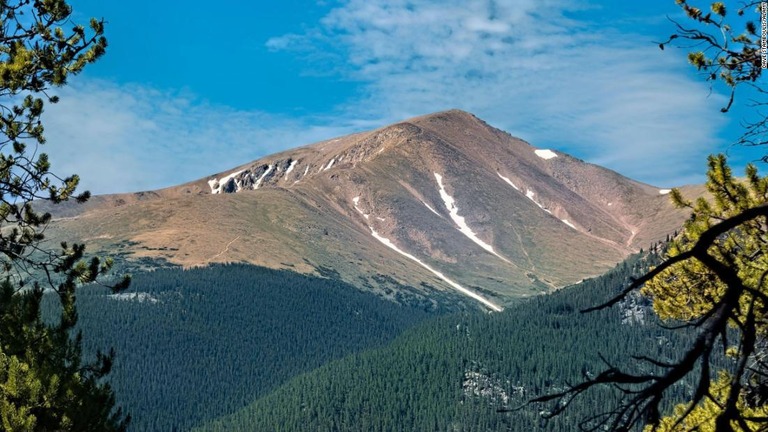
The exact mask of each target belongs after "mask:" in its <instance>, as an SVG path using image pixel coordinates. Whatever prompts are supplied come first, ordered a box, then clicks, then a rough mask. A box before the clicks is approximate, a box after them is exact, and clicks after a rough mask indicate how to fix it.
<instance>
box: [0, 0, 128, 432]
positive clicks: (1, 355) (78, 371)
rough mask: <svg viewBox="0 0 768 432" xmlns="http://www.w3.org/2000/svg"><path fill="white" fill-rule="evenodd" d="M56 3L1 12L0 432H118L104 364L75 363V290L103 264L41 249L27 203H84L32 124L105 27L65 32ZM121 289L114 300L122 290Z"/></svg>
mask: <svg viewBox="0 0 768 432" xmlns="http://www.w3.org/2000/svg"><path fill="white" fill-rule="evenodd" d="M71 15H72V9H71V7H70V6H69V5H68V4H67V3H66V1H64V0H34V1H32V0H15V1H2V2H0V272H2V273H3V274H2V275H0V429H2V430H8V431H48V430H57V431H58V430H72V431H112V430H125V429H126V427H127V424H128V420H129V419H128V418H124V416H123V415H122V413H121V411H120V410H119V409H118V410H113V407H114V397H113V394H112V391H111V389H110V388H109V386H108V385H106V384H104V383H103V382H102V381H103V380H102V378H103V377H104V376H105V375H106V374H107V373H109V370H110V368H111V364H112V354H111V353H109V354H107V355H104V354H101V353H99V354H98V355H97V358H96V359H95V360H94V361H93V362H90V363H83V362H82V361H81V348H80V346H81V343H80V336H79V335H76V336H75V337H74V338H73V337H72V335H71V332H72V329H73V327H74V326H75V324H76V323H77V311H76V308H75V288H76V286H77V285H79V284H82V283H89V282H94V281H95V280H96V278H97V277H98V276H100V275H102V274H104V273H105V272H106V271H108V270H109V268H110V267H111V262H110V261H109V260H107V261H104V262H102V261H100V260H99V259H97V258H93V259H91V260H89V261H85V260H84V255H83V253H84V247H83V246H82V245H71V246H69V245H66V244H62V245H61V248H60V249H50V248H46V247H45V246H44V245H43V243H42V240H43V238H44V236H43V231H44V228H45V226H46V224H47V223H48V222H49V221H50V218H51V216H50V214H38V213H36V212H35V211H34V210H33V208H32V202H33V201H34V200H40V199H47V200H50V201H52V202H54V203H60V202H62V201H66V200H69V199H74V200H76V201H78V202H83V201H85V200H87V199H88V197H89V194H88V193H87V192H85V193H82V194H79V195H75V189H76V187H77V184H78V180H79V179H78V177H77V176H74V175H73V176H70V177H66V178H60V177H57V176H56V175H54V174H52V173H51V171H50V163H49V162H48V158H47V156H46V155H45V153H40V152H39V150H40V148H41V147H40V146H42V145H43V144H44V143H45V137H44V135H43V131H44V129H43V125H42V122H41V114H42V112H43V106H44V104H45V103H46V102H48V103H56V102H57V98H56V96H52V95H50V94H49V89H50V88H51V87H56V86H62V85H65V84H66V82H67V78H68V77H69V76H70V75H72V74H76V73H78V72H80V71H81V70H82V69H83V68H84V67H85V66H86V65H87V64H89V63H92V62H94V61H95V60H97V59H98V58H99V57H100V56H101V55H103V54H104V51H105V48H106V45H107V42H106V39H105V38H104V36H103V33H104V23H103V21H98V20H95V19H92V20H91V22H90V25H89V27H88V28H87V29H86V28H85V27H84V26H81V25H77V24H74V23H72V22H71ZM127 284H128V280H127V279H124V280H122V281H120V282H118V283H117V284H115V285H114V287H113V288H114V289H115V290H119V289H122V288H124V287H126V286H127ZM44 290H51V291H52V292H54V293H55V294H57V296H56V297H57V298H58V301H59V306H60V316H59V318H58V321H57V322H54V323H45V322H43V320H42V319H41V316H40V303H41V301H42V298H43V292H44Z"/></svg>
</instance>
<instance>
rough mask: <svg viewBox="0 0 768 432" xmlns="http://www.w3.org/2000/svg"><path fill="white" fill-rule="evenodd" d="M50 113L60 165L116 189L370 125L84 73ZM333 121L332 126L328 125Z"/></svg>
mask: <svg viewBox="0 0 768 432" xmlns="http://www.w3.org/2000/svg"><path fill="white" fill-rule="evenodd" d="M58 93H59V94H60V95H61V102H59V103H58V104H55V105H48V106H47V107H46V111H45V114H44V122H45V125H46V136H48V138H49V140H48V144H46V145H45V146H44V148H43V149H42V151H45V152H47V153H48V154H49V155H50V156H51V161H52V163H53V167H52V170H53V171H54V172H56V173H57V174H59V175H69V174H71V173H77V174H79V175H80V177H81V187H82V190H85V189H88V190H91V191H92V192H93V193H113V192H127V191H139V190H150V189H157V188H161V187H166V186H172V185H175V184H179V183H183V182H185V181H191V180H196V179H198V178H201V177H204V176H206V175H210V174H215V173H217V172H220V171H223V170H227V169H230V168H233V167H235V166H237V165H241V164H244V163H246V162H248V161H251V160H253V159H257V158H259V157H261V156H265V155H267V154H270V153H273V152H276V151H279V150H282V149H287V148H291V147H296V146H299V145H304V144H307V143H311V142H315V141H319V140H322V139H325V138H330V137H333V136H337V135H342V134H346V133H349V132H351V131H353V130H357V129H359V128H360V127H361V126H363V127H364V125H361V124H357V123H345V122H343V121H340V122H332V121H328V120H323V119H304V120H290V119H286V118H282V117H277V116H271V115H269V114H266V113H261V112H245V111H237V110H233V109H231V108H227V107H224V106H216V105H211V104H208V103H206V102H204V101H200V100H197V99H195V98H194V97H193V96H191V95H186V94H184V93H170V92H161V91H157V90H154V89H150V88H147V87H143V86H138V85H129V86H118V85H115V84H111V83H108V82H103V81H101V82H94V81H86V80H80V81H77V82H75V83H73V84H72V85H71V86H68V87H66V88H63V89H61V90H59V92H58ZM324 124H327V125H328V126H323V125H324Z"/></svg>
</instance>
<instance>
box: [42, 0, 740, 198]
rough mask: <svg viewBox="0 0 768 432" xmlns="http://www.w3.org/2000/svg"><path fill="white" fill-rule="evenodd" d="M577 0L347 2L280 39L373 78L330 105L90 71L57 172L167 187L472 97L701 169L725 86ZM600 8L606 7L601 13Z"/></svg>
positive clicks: (94, 182) (676, 176)
mask: <svg viewBox="0 0 768 432" xmlns="http://www.w3.org/2000/svg"><path fill="white" fill-rule="evenodd" d="M588 7H591V6H590V5H589V4H586V3H584V2H582V3H579V2H576V1H573V0H569V1H564V0H497V1H493V0H466V1H465V0H346V1H344V2H342V3H341V4H340V6H339V7H336V8H335V9H332V10H331V11H330V12H329V13H328V14H327V15H326V16H325V17H323V18H322V20H321V21H320V22H319V23H318V24H317V27H315V28H310V29H308V30H307V32H306V33H304V34H289V35H283V36H279V37H275V38H273V39H271V40H269V41H268V42H267V47H268V48H270V49H272V50H293V51H294V52H296V53H297V55H302V54H304V55H305V57H304V58H305V60H306V62H307V64H306V68H307V71H308V72H311V73H313V74H319V75H320V76H326V77H328V79H334V77H341V78H344V79H351V80H352V81H354V82H361V83H363V84H362V86H363V87H362V89H361V91H359V92H357V93H356V95H357V96H356V97H354V98H352V99H350V100H346V101H339V107H338V109H337V110H336V111H335V112H334V113H331V114H328V113H320V114H321V115H318V116H315V117H312V118H299V119H296V118H288V117H284V116H276V115H270V114H269V113H264V112H249V111H240V110H235V109H232V108H229V107H226V106H221V105H215V104H211V103H208V102H206V101H203V100H200V99H198V98H197V97H196V96H195V95H191V94H187V93H184V92H171V91H159V90H155V89H152V88H148V87H145V86H141V85H116V84H112V83H109V82H105V81H93V80H88V79H85V78H82V77H78V79H76V80H73V83H72V85H71V86H69V87H66V88H64V89H62V90H60V92H59V93H60V94H61V96H62V97H61V102H60V103H59V104H57V105H51V106H48V107H47V108H46V113H45V118H44V121H45V124H46V128H47V136H48V137H49V142H50V145H48V146H46V148H45V151H47V152H48V153H49V154H51V160H52V162H53V164H54V171H55V172H57V173H61V174H69V173H78V174H80V175H81V177H82V178H83V186H84V188H87V189H90V190H92V191H93V192H95V193H109V192H124V191H135V190H146V189H155V188H159V187H165V186H171V185H174V184H179V183H182V182H184V181H190V180H194V179H197V178H201V177H204V176H206V175H209V174H214V173H217V172H220V171H223V170H227V169H230V168H234V167H235V166H237V165H241V164H243V163H246V162H248V161H250V160H253V159H256V158H259V157H261V156H264V155H267V154H269V153H273V152H276V151H279V150H283V149H286V148H290V147H296V146H300V145H305V144H309V143H312V142H316V141H318V140H322V139H326V138H331V137H333V136H338V135H344V134H347V133H351V132H355V131H359V130H362V129H370V128H373V127H377V126H381V125H384V124H387V123H390V122H395V121H399V120H402V119H405V118H408V117H411V116H415V115H421V114H425V113H429V112H434V111H440V110H443V109H448V108H461V109H464V110H467V111H470V112H473V113H475V114H477V115H478V116H479V117H481V118H483V119H484V120H486V121H488V122H489V123H491V124H493V125H495V126H497V127H499V128H501V129H504V130H507V131H509V132H510V133H512V134H513V135H517V136H520V137H522V138H524V139H527V140H528V141H530V142H531V143H532V144H533V145H535V146H537V147H544V148H552V149H557V150H561V151H564V152H566V153H571V154H574V155H575V156H578V157H581V158H583V159H586V160H588V161H591V162H595V163H598V164H601V165H605V166H607V167H609V168H612V169H615V170H617V171H619V172H621V173H622V174H625V175H628V176H630V177H633V178H637V179H640V180H643V181H647V182H650V183H654V184H657V185H659V186H664V187H668V186H674V185H677V184H681V183H687V182H692V181H700V180H701V179H702V176H701V174H702V173H703V172H704V156H705V155H706V154H708V153H710V152H712V151H715V150H716V149H717V147H718V145H720V144H721V143H719V142H717V141H716V138H715V137H716V136H717V134H718V132H719V131H720V129H721V128H722V127H723V125H724V121H725V118H724V116H722V115H720V113H719V110H718V108H719V107H720V106H722V103H723V99H722V97H721V96H719V95H716V94H715V95H711V96H708V89H707V88H706V86H705V85H704V84H703V83H701V82H700V81H698V80H696V79H692V78H690V77H688V74H687V73H686V72H688V69H687V65H685V59H684V53H683V52H677V53H672V52H670V50H667V51H665V52H661V51H659V50H658V48H656V46H655V45H653V44H652V43H650V40H651V39H653V38H654V35H651V36H638V35H636V34H631V33H627V32H626V31H625V30H623V29H615V28H611V27H610V26H609V25H606V24H605V23H597V24H596V23H592V22H586V21H579V20H577V19H576V18H575V17H576V16H580V15H579V14H578V11H579V10H580V9H584V8H588ZM593 16H600V14H593Z"/></svg>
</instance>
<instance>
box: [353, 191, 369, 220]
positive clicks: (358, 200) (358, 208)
mask: <svg viewBox="0 0 768 432" xmlns="http://www.w3.org/2000/svg"><path fill="white" fill-rule="evenodd" d="M359 202H360V197H359V196H356V197H354V198H352V203H354V205H355V210H357V212H358V213H360V214H361V215H363V217H364V218H366V219H368V218H369V217H370V215H369V214H367V213H365V212H364V211H362V210H361V209H360V207H358V206H357V203H359Z"/></svg>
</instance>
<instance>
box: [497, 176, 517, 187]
mask: <svg viewBox="0 0 768 432" xmlns="http://www.w3.org/2000/svg"><path fill="white" fill-rule="evenodd" d="M496 174H498V175H499V177H501V178H502V179H504V181H505V182H507V183H509V185H510V186H512V187H513V188H515V190H520V188H519V187H517V186H516V185H515V184H514V183H512V180H510V179H508V178H506V177H504V176H503V175H501V173H496Z"/></svg>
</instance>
